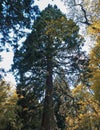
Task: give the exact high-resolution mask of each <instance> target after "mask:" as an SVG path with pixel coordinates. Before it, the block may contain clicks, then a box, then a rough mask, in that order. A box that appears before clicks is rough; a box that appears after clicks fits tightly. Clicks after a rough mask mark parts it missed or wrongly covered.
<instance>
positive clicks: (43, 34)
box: [13, 5, 83, 130]
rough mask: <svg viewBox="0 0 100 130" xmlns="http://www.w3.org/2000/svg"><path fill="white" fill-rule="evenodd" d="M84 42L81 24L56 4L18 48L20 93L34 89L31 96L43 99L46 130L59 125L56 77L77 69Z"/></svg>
mask: <svg viewBox="0 0 100 130" xmlns="http://www.w3.org/2000/svg"><path fill="white" fill-rule="evenodd" d="M81 43H83V39H82V37H81V36H80V35H79V27H78V26H77V25H76V24H75V23H74V22H73V21H72V20H68V19H67V18H66V16H65V15H64V14H62V12H61V11H60V10H59V9H58V8H57V7H56V6H54V7H52V6H50V5H49V6H48V7H47V8H45V10H43V11H42V12H41V14H40V16H39V17H38V18H37V19H36V20H35V21H34V24H33V31H32V33H31V34H30V35H29V36H28V37H27V39H26V41H25V42H24V43H23V44H22V46H21V47H20V48H18V49H17V50H16V51H15V55H14V65H13V70H14V73H15V75H16V79H17V81H18V85H17V90H18V93H19V95H21V94H22V95H23V96H24V98H25V96H27V95H29V96H30V92H32V93H34V96H33V97H32V98H34V97H36V98H35V99H37V101H38V104H39V102H41V103H42V101H43V114H42V118H41V129H43V130H55V129H56V127H57V126H56V120H55V114H54V98H53V94H54V77H55V75H59V74H61V73H62V71H61V70H64V73H66V74H69V73H70V72H74V70H75V67H76V68H77V69H78V67H79V66H78V65H77V62H76V60H75V57H76V56H79V54H80V48H81V47H80V45H81ZM72 59H74V60H73V62H74V63H75V64H74V65H76V66H75V67H74V66H73V65H72V64H73V62H71V61H72ZM70 66H71V67H70ZM69 68H70V70H69ZM75 72H76V71H75ZM34 102H35V100H34V99H33V103H34ZM21 105H22V104H21ZM34 105H35V104H34ZM29 107H30V106H29Z"/></svg>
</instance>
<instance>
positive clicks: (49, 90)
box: [42, 60, 55, 130]
mask: <svg viewBox="0 0 100 130" xmlns="http://www.w3.org/2000/svg"><path fill="white" fill-rule="evenodd" d="M47 61H48V62H47V76H46V92H45V101H44V109H43V116H42V130H55V119H54V109H53V97H52V95H53V79H52V62H51V60H47Z"/></svg>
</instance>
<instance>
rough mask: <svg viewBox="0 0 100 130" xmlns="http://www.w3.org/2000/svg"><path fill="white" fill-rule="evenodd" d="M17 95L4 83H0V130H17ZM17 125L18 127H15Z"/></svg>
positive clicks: (19, 125) (19, 123)
mask: <svg viewBox="0 0 100 130" xmlns="http://www.w3.org/2000/svg"><path fill="white" fill-rule="evenodd" d="M17 100H18V97H17V94H16V91H15V90H11V86H10V84H9V83H7V82H6V81H3V80H1V81H0V130H5V129H7V130H13V129H14V130H18V129H20V128H21V122H17V118H18V116H17V109H18V106H17ZM17 125H18V126H17Z"/></svg>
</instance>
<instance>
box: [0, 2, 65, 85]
mask: <svg viewBox="0 0 100 130" xmlns="http://www.w3.org/2000/svg"><path fill="white" fill-rule="evenodd" d="M48 4H51V5H55V4H56V5H57V7H58V8H59V9H60V10H61V11H62V12H63V13H64V14H66V7H65V6H64V3H63V2H61V0H35V3H34V5H38V6H39V9H40V10H41V11H42V10H43V9H45V7H47V6H48ZM0 55H1V56H2V58H3V61H2V62H0V68H4V69H5V70H6V71H9V69H11V64H12V63H13V51H11V52H6V51H4V52H2V53H0ZM5 80H6V81H8V82H11V83H12V84H14V85H15V84H16V82H15V78H14V76H13V74H12V73H8V74H7V76H6V77H5Z"/></svg>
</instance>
